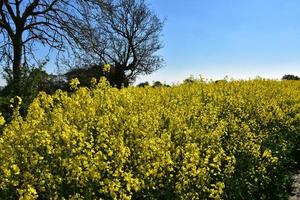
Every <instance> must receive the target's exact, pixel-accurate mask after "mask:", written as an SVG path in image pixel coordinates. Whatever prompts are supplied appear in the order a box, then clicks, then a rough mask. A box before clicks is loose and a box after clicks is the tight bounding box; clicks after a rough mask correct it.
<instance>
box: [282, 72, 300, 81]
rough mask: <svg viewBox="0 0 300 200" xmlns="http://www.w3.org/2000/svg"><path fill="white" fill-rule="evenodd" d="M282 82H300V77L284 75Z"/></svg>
mask: <svg viewBox="0 0 300 200" xmlns="http://www.w3.org/2000/svg"><path fill="white" fill-rule="evenodd" d="M282 80H296V81H298V80H300V77H298V76H295V75H291V74H288V75H284V76H283V77H282Z"/></svg>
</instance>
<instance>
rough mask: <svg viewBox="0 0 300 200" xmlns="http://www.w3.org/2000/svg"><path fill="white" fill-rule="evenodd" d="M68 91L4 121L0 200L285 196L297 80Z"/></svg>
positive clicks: (299, 91)
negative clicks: (5, 122)
mask: <svg viewBox="0 0 300 200" xmlns="http://www.w3.org/2000/svg"><path fill="white" fill-rule="evenodd" d="M71 85H72V87H73V89H74V92H73V93H67V92H63V91H61V90H59V91H57V92H56V93H55V94H53V95H47V94H46V93H40V94H39V95H38V97H37V98H36V99H35V100H34V101H33V103H32V104H31V105H30V107H29V111H28V114H27V116H26V117H24V118H22V117H20V115H19V114H18V112H17V109H16V110H15V114H14V116H13V120H12V121H11V122H10V123H9V124H7V125H5V127H4V130H3V134H2V135H1V136H0V160H1V162H0V199H18V198H20V199H37V198H39V199H99V198H101V199H272V200H273V199H287V194H288V190H287V189H288V187H289V184H290V178H289V170H291V168H292V167H293V165H294V164H295V159H294V157H293V155H294V154H295V151H296V149H297V148H299V146H300V127H299V124H300V114H299V113H300V83H299V82H285V81H284V82H280V81H266V80H253V81H232V82H227V83H224V84H215V83H205V82H203V81H196V82H195V83H193V84H182V85H179V86H173V87H170V88H167V87H157V88H152V87H145V88H138V87H129V88H125V89H121V90H118V89H116V88H111V87H110V86H109V84H108V83H107V82H106V81H104V80H103V79H102V80H101V81H100V83H95V82H94V83H93V86H92V88H86V87H82V88H78V87H77V85H78V81H76V80H74V81H73V82H72V84H71ZM16 107H17V108H18V105H16Z"/></svg>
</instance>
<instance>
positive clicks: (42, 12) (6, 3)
mask: <svg viewBox="0 0 300 200" xmlns="http://www.w3.org/2000/svg"><path fill="white" fill-rule="evenodd" d="M75 5H76V1H71V0H0V44H1V46H0V53H1V57H0V59H1V62H2V64H3V62H5V63H6V64H7V65H8V66H11V65H12V74H13V82H14V83H15V84H16V87H15V89H16V90H18V88H19V87H18V86H19V85H20V81H21V80H20V79H21V73H22V72H21V71H22V65H23V64H24V63H26V62H28V60H26V57H27V56H28V55H34V54H33V53H34V52H33V47H34V44H35V43H36V42H39V43H41V44H43V45H47V46H49V47H52V48H56V49H61V48H62V47H63V45H64V42H65V40H68V38H67V37H65V28H66V27H67V19H69V18H70V17H71V16H74V15H77V14H78V15H79V13H76V12H77V11H78V9H77V8H76V6H75ZM70 30H71V29H70V28H69V29H68V31H70ZM16 93H18V91H16Z"/></svg>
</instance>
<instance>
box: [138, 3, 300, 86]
mask: <svg viewBox="0 0 300 200" xmlns="http://www.w3.org/2000/svg"><path fill="white" fill-rule="evenodd" d="M147 2H148V3H149V4H150V6H151V7H152V9H153V10H154V11H155V12H156V13H157V14H158V15H159V16H160V17H161V18H164V17H165V18H166V23H165V27H164V31H163V38H162V40H163V41H164V45H165V46H164V48H163V49H162V50H161V51H160V52H159V53H160V54H161V55H162V56H163V57H164V59H165V66H164V67H163V68H162V69H160V70H158V71H157V72H155V73H153V74H152V75H149V76H144V77H140V78H139V79H138V80H137V82H141V81H150V82H152V81H153V80H159V81H162V82H164V81H165V82H166V83H177V82H180V81H182V80H183V79H185V78H187V77H189V76H190V75H193V76H195V77H198V76H199V75H200V74H201V75H203V76H204V77H205V78H208V79H221V78H224V77H225V76H228V77H230V78H235V79H248V78H255V77H256V76H261V77H265V78H274V79H280V78H281V77H282V76H283V75H284V74H295V75H300V1H299V0H186V1H183V0H148V1H147Z"/></svg>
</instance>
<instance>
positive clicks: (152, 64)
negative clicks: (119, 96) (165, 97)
mask: <svg viewBox="0 0 300 200" xmlns="http://www.w3.org/2000/svg"><path fill="white" fill-rule="evenodd" d="M95 2H99V0H98V1H97V0H94V1H93V3H92V4H90V5H87V4H85V6H84V7H82V10H83V12H82V13H84V17H82V18H81V19H76V20H73V21H72V23H73V27H76V30H77V32H72V34H71V37H72V38H73V39H74V41H75V42H76V44H77V45H78V47H79V49H80V50H82V49H83V51H80V50H79V54H81V56H78V55H76V56H77V58H80V59H81V60H84V58H85V59H86V60H87V61H88V62H90V64H91V65H92V64H99V63H108V64H111V70H110V73H111V76H110V77H111V80H110V81H111V82H112V83H114V85H116V86H117V87H118V88H120V87H121V86H122V84H125V85H126V84H127V83H128V82H131V81H134V80H135V78H136V77H137V76H138V75H141V74H150V73H152V72H153V71H155V70H157V69H159V68H160V67H161V66H162V61H163V60H162V58H161V57H160V56H159V55H157V54H156V53H157V51H158V50H159V49H161V48H162V43H161V41H160V36H161V31H162V28H163V22H162V21H161V20H160V19H159V18H158V16H156V15H155V14H154V13H153V11H152V10H151V9H150V8H149V7H148V6H147V5H146V4H145V2H144V1H143V0H116V1H112V2H111V3H110V4H109V5H108V4H106V6H105V7H103V6H102V7H98V8H100V9H96V8H97V7H95V6H94V4H95ZM100 3H101V1H100ZM77 53H78V52H77Z"/></svg>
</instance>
